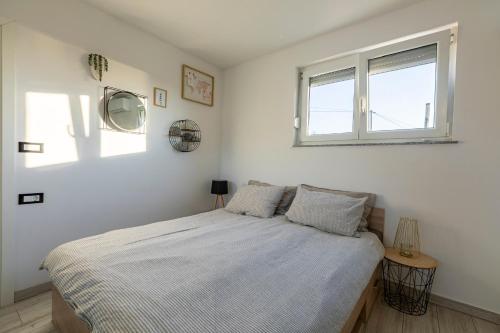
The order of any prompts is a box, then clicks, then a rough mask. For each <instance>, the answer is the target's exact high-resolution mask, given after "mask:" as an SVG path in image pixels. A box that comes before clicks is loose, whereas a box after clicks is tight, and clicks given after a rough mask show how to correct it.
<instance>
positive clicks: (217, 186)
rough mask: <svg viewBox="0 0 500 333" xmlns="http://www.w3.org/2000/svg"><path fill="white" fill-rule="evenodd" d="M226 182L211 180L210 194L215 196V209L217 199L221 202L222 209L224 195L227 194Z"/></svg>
mask: <svg viewBox="0 0 500 333" xmlns="http://www.w3.org/2000/svg"><path fill="white" fill-rule="evenodd" d="M227 192H228V190H227V180H212V189H211V190H210V193H212V194H216V195H217V198H215V207H214V209H217V204H218V203H219V198H220V200H221V202H222V207H224V197H223V195H224V194H227Z"/></svg>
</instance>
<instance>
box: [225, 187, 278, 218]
mask: <svg viewBox="0 0 500 333" xmlns="http://www.w3.org/2000/svg"><path fill="white" fill-rule="evenodd" d="M283 190H284V188H283V187H281V186H257V185H244V186H242V187H240V188H239V189H238V191H237V192H236V194H235V195H234V196H233V198H232V199H231V201H229V204H228V205H227V206H226V210H227V211H229V212H231V213H235V214H246V215H252V216H257V217H272V216H273V215H274V212H275V211H276V207H277V206H278V203H279V201H280V199H281V196H282V195H283Z"/></svg>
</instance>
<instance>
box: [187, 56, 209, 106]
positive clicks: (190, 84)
mask: <svg viewBox="0 0 500 333" xmlns="http://www.w3.org/2000/svg"><path fill="white" fill-rule="evenodd" d="M214 83H215V82H214V77H213V76H212V75H210V74H207V73H204V72H202V71H199V70H197V69H195V68H193V67H189V66H188V65H182V98H184V99H187V100H188V101H192V102H196V103H200V104H204V105H208V106H213V105H214Z"/></svg>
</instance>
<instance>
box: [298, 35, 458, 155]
mask: <svg viewBox="0 0 500 333" xmlns="http://www.w3.org/2000/svg"><path fill="white" fill-rule="evenodd" d="M457 30H458V29H457V26H456V25H454V26H448V27H446V28H442V29H440V30H437V31H436V30H435V31H433V32H428V33H425V34H424V33H422V34H419V35H417V36H413V37H412V36H410V37H407V38H404V39H399V40H397V41H393V42H388V43H384V44H382V45H378V46H374V47H369V48H365V49H362V50H358V51H355V52H350V53H349V54H348V55H345V56H342V57H337V58H334V59H332V60H328V61H325V62H321V63H318V64H314V65H311V66H306V67H303V68H301V69H299V85H298V86H299V94H298V99H299V102H298V103H297V106H298V108H299V110H298V111H297V112H296V119H295V132H296V136H295V146H308V145H343V144H349V145H352V144H373V143H375V144H376V143H407V142H420V141H445V140H451V128H452V126H451V125H452V116H453V96H454V85H455V81H454V80H455V60H456V38H457ZM430 44H437V58H436V86H435V87H436V89H435V99H434V107H435V123H434V124H435V127H434V128H421V129H402V130H387V131H368V113H367V110H369V109H368V107H369V77H368V76H369V73H368V61H369V60H370V59H374V58H378V57H382V56H386V55H390V54H394V53H398V52H403V51H406V50H411V49H415V48H419V47H422V46H426V45H430ZM350 67H354V68H355V83H354V87H355V92H354V103H353V104H354V115H353V132H352V133H342V134H323V135H308V125H309V124H308V123H309V92H310V90H309V89H310V87H309V78H310V77H312V76H316V75H320V74H324V73H328V72H333V71H337V70H341V69H345V68H350Z"/></svg>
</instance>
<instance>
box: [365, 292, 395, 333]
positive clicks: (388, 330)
mask: <svg viewBox="0 0 500 333" xmlns="http://www.w3.org/2000/svg"><path fill="white" fill-rule="evenodd" d="M363 331H364V332H366V333H372V332H373V333H402V332H403V314H402V313H401V312H399V311H397V310H395V309H393V308H391V307H390V306H389V305H387V304H386V303H385V302H384V300H383V297H379V299H378V300H377V301H376V302H375V306H374V307H373V310H372V313H371V315H370V318H369V319H368V322H367V323H366V325H364V327H363Z"/></svg>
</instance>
